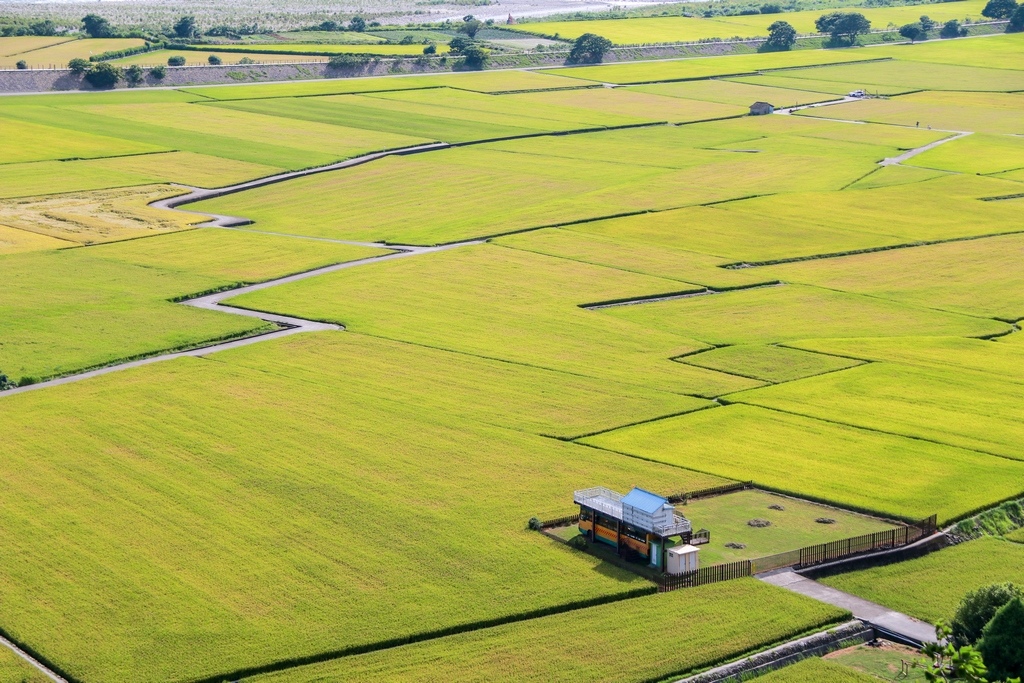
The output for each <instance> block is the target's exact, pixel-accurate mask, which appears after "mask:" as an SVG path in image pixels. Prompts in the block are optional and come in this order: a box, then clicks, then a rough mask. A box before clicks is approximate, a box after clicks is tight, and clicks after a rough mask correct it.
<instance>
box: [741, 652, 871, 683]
mask: <svg viewBox="0 0 1024 683" xmlns="http://www.w3.org/2000/svg"><path fill="white" fill-rule="evenodd" d="M756 680H757V681H758V683H819V681H829V683H877V681H878V679H877V678H875V677H874V676H869V675H868V674H865V673H861V672H859V671H854V670H853V669H851V668H848V667H846V666H843V665H842V664H839V663H838V662H836V661H834V660H830V659H818V658H817V657H811V658H810V659H805V660H803V661H801V662H797V663H796V664H793V665H790V666H787V667H783V668H782V669H779V670H777V671H773V672H771V673H769V674H766V675H764V676H758V677H757V679H756Z"/></svg>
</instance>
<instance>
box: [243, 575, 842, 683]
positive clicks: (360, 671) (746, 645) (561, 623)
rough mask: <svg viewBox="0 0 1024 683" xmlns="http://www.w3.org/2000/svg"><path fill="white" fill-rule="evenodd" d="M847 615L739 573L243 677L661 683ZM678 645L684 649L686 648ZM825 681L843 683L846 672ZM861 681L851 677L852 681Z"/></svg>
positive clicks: (270, 681) (263, 680)
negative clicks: (732, 577)
mask: <svg viewBox="0 0 1024 683" xmlns="http://www.w3.org/2000/svg"><path fill="white" fill-rule="evenodd" d="M842 617H843V613H842V611H840V610H837V609H835V608H831V607H828V606H826V605H823V604H820V603H817V604H815V603H812V602H811V601H809V600H805V599H803V598H800V597H799V596H797V595H794V594H786V593H784V592H783V591H781V590H775V589H774V588H773V587H770V586H766V585H764V584H761V585H758V582H757V581H755V580H754V579H742V580H739V581H733V582H730V583H723V584H717V585H715V586H705V587H702V588H695V589H692V590H686V591H675V592H672V593H663V594H660V595H652V596H650V597H645V598H639V599H636V600H629V601H627V602H621V603H614V604H611V605H604V606H601V607H593V608H590V609H585V610H580V611H577V612H572V613H570V614H564V615H556V616H551V617H544V618H542V619H535V620H532V621H528V622H523V623H518V624H509V625H507V626H499V627H497V628H492V629H485V630H481V631H475V632H473V633H469V634H465V635H459V636H453V637H450V638H442V639H440V640H435V641H431V642H426V643H420V644H415V645H407V646H405V647H402V648H399V649H395V650H385V651H382V652H379V653H371V654H367V655H360V656H357V657H348V658H345V659H341V660H338V661H336V662H326V663H324V664H315V665H311V666H306V667H301V668H297V669H293V670H291V671H285V672H282V673H279V674H271V675H267V676H258V677H255V678H252V679H245V680H246V681H250V680H251V681H252V682H253V683H256V682H257V681H259V683H300V682H301V683H311V682H313V681H318V682H320V681H324V682H325V681H367V682H381V683H383V682H384V681H423V680H428V679H429V680H444V681H451V682H452V683H465V682H468V681H480V680H508V681H511V680H514V681H524V682H529V683H532V682H536V683H548V682H551V683H583V682H586V683H594V682H608V683H611V682H613V681H616V682H618V681H624V680H644V681H649V680H661V679H662V678H667V677H669V676H681V675H683V674H685V673H686V672H688V671H693V670H694V669H700V668H703V667H707V666H710V665H712V664H716V663H718V662H720V661H721V660H722V659H723V658H731V657H733V656H735V654H738V653H741V652H745V651H751V650H756V649H759V648H763V647H765V646H768V645H771V644H772V643H774V642H778V641H780V640H785V639H788V638H790V637H793V636H795V635H797V634H798V633H801V632H806V631H809V630H813V629H818V628H821V627H823V626H825V625H828V624H831V623H835V622H836V621H838V620H840V619H842ZM680 643H684V644H685V646H683V647H680ZM829 670H830V669H829ZM798 680H802V679H798ZM818 680H821V679H818ZM829 680H830V681H832V680H835V681H837V682H838V683H847V680H846V679H829ZM859 681H860V679H859V678H852V679H849V683H855V682H859Z"/></svg>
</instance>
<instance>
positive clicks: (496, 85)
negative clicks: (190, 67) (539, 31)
mask: <svg viewBox="0 0 1024 683" xmlns="http://www.w3.org/2000/svg"><path fill="white" fill-rule="evenodd" d="M582 85H589V84H588V83H585V82H583V81H578V80H576V79H573V78H565V77H562V76H555V75H552V74H549V73H547V72H543V71H518V70H517V71H483V72H473V71H467V72H463V73H453V74H439V75H432V76H402V77H401V78H396V77H393V76H391V77H388V76H379V77H374V78H341V79H337V78H336V79H330V80H324V81H303V82H301V83H267V84H253V85H243V86H224V85H215V86H205V87H197V88H183V89H182V92H185V93H192V94H196V95H202V96H203V97H206V98H213V99H215V100H249V99H260V98H270V97H309V96H311V95H340V94H344V93H360V92H385V91H388V90H414V89H416V88H437V87H443V86H447V87H451V88H459V89H461V90H470V91H473V92H507V91H515V90H543V89H545V88H564V87H573V86H582Z"/></svg>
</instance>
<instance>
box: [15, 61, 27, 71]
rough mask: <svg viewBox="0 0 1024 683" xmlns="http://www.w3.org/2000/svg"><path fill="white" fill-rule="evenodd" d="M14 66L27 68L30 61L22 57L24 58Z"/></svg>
mask: <svg viewBox="0 0 1024 683" xmlns="http://www.w3.org/2000/svg"><path fill="white" fill-rule="evenodd" d="M14 66H16V67H18V68H19V69H27V68H28V62H26V61H25V60H24V59H22V60H19V61H18V63H17V64H15V65H14Z"/></svg>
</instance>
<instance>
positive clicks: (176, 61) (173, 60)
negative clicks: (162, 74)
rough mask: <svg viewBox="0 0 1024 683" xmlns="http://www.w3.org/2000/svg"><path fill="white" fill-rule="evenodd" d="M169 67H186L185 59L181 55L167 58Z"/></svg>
mask: <svg viewBox="0 0 1024 683" xmlns="http://www.w3.org/2000/svg"><path fill="white" fill-rule="evenodd" d="M167 66H185V58H184V57H182V56H181V55H174V56H172V57H168V58H167Z"/></svg>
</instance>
